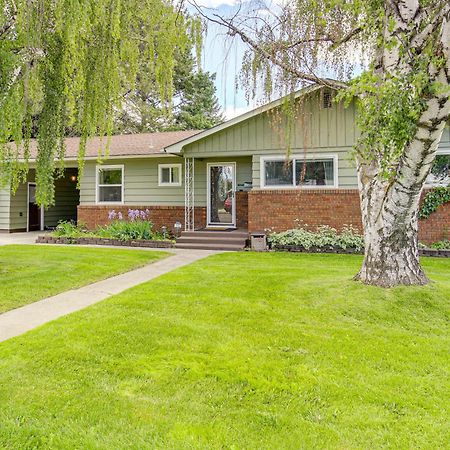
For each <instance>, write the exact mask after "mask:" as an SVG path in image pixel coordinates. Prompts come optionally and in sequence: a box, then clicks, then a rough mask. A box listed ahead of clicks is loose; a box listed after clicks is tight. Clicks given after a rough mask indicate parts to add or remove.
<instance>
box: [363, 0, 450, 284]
mask: <svg viewBox="0 0 450 450" xmlns="http://www.w3.org/2000/svg"><path fill="white" fill-rule="evenodd" d="M388 3H389V5H393V4H396V6H397V8H398V9H397V11H396V12H397V14H398V23H397V30H398V29H402V28H403V27H404V25H405V23H407V22H408V20H410V19H411V18H412V17H415V16H416V15H417V14H418V13H419V12H420V11H419V3H418V1H416V0H403V1H399V2H388ZM447 8H448V6H447ZM446 14H447V16H448V14H449V13H448V11H447V13H446ZM447 16H444V17H443V19H442V21H441V26H442V28H441V38H440V42H437V43H436V45H437V46H438V45H439V44H440V45H441V51H442V53H443V55H444V56H445V58H446V61H447V63H446V65H445V66H444V67H442V68H440V69H439V70H437V69H436V68H434V67H431V65H430V68H429V73H430V75H432V78H433V79H434V80H435V81H438V82H440V83H442V85H443V86H450V21H449V18H448V17H447ZM395 31H396V30H394V32H395ZM420 39H423V40H425V39H426V35H425V34H423V35H422V36H420V34H419V35H418V36H416V37H415V41H414V42H412V43H411V45H414V46H415V47H417V46H419V47H420V45H421V42H420ZM380 56H381V61H380V64H379V67H380V70H383V71H385V72H390V71H401V70H411V68H410V67H404V66H401V65H399V56H398V52H397V51H396V50H395V49H393V50H386V51H384V52H383V53H382V55H380ZM403 64H404V63H403ZM449 116H450V98H449V94H448V92H443V93H441V94H436V95H435V96H430V97H429V98H427V99H426V109H425V111H424V112H423V114H422V116H421V118H420V120H419V122H418V128H417V132H416V134H415V136H414V137H413V139H412V140H411V142H410V143H409V144H408V145H407V147H406V148H405V149H404V151H403V153H402V157H401V159H400V161H399V164H398V167H397V170H396V173H395V176H394V177H393V178H391V179H389V180H388V179H386V178H385V177H383V176H382V175H381V174H380V168H379V166H378V162H377V161H375V160H373V161H371V162H370V163H367V162H363V161H358V176H359V182H360V200H361V212H362V220H363V228H364V240H365V255H364V262H363V265H362V268H361V270H360V272H359V274H358V275H357V276H356V277H355V278H356V279H357V280H361V281H362V282H364V283H367V284H372V285H377V286H383V287H392V286H397V285H423V284H426V283H428V278H427V277H426V275H425V273H424V272H423V270H422V268H421V266H420V262H419V249H418V211H419V201H420V196H421V193H422V189H423V186H424V184H425V180H426V178H427V176H428V174H429V172H430V169H431V165H432V163H433V161H434V157H435V154H436V149H437V147H438V145H439V142H440V140H441V137H442V132H443V129H444V127H445V124H446V122H447V121H448V119H449Z"/></svg>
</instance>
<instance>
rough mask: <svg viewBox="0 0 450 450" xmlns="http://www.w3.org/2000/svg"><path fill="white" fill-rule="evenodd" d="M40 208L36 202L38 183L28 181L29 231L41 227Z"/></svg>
mask: <svg viewBox="0 0 450 450" xmlns="http://www.w3.org/2000/svg"><path fill="white" fill-rule="evenodd" d="M40 212H41V211H40V208H39V206H38V205H37V203H36V184H34V183H28V231H37V230H40V228H41V215H40Z"/></svg>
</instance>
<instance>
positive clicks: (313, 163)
mask: <svg viewBox="0 0 450 450" xmlns="http://www.w3.org/2000/svg"><path fill="white" fill-rule="evenodd" d="M295 181H296V185H297V186H334V160H333V159H315V160H305V159H301V160H300V159H297V160H295Z"/></svg>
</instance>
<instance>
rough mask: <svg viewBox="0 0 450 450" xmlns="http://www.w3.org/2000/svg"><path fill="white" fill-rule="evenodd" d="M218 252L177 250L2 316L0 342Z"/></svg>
mask: <svg viewBox="0 0 450 450" xmlns="http://www.w3.org/2000/svg"><path fill="white" fill-rule="evenodd" d="M215 253H217V252H214V251H207V250H176V251H174V255H173V256H169V257H167V258H165V259H162V260H160V261H157V262H155V263H153V264H149V265H147V266H145V267H142V268H140V269H135V270H132V271H131V272H127V273H124V274H122V275H117V276H115V277H111V278H108V279H106V280H102V281H98V282H96V283H93V284H90V285H88V286H85V287H82V288H80V289H74V290H71V291H66V292H63V293H61V294H58V295H55V296H53V297H48V298H46V299H44V300H40V301H37V302H35V303H31V304H29V305H26V306H22V307H21V308H17V309H14V310H12V311H8V312H6V313H4V314H0V342H1V341H6V340H7V339H10V338H12V337H15V336H19V335H20V334H22V333H25V332H26V331H29V330H32V329H33V328H36V327H38V326H40V325H43V324H45V323H47V322H50V321H52V320H55V319H58V318H59V317H61V316H65V315H67V314H70V313H72V312H74V311H78V310H80V309H83V308H86V307H87V306H90V305H93V304H94V303H98V302H100V301H102V300H105V299H106V298H108V297H110V296H111V295H116V294H119V293H120V292H123V291H125V290H126V289H129V288H131V287H133V286H137V285H138V284H141V283H145V282H146V281H149V280H152V279H154V278H156V277H159V276H160V275H163V274H165V273H168V272H171V271H172V270H174V269H177V268H178V267H182V266H186V265H187V264H191V263H192V262H194V261H197V260H199V259H202V258H205V257H207V256H209V255H212V254H215Z"/></svg>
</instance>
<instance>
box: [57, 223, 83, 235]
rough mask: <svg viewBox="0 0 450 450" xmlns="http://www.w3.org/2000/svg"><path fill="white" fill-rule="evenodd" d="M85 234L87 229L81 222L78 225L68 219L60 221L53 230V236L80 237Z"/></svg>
mask: <svg viewBox="0 0 450 450" xmlns="http://www.w3.org/2000/svg"><path fill="white" fill-rule="evenodd" d="M84 235H86V231H85V230H84V227H83V226H82V225H81V224H80V225H77V224H76V223H74V222H72V221H67V220H61V221H60V222H58V225H57V226H56V228H55V230H54V231H53V236H56V237H65V238H78V237H81V236H84Z"/></svg>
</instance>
